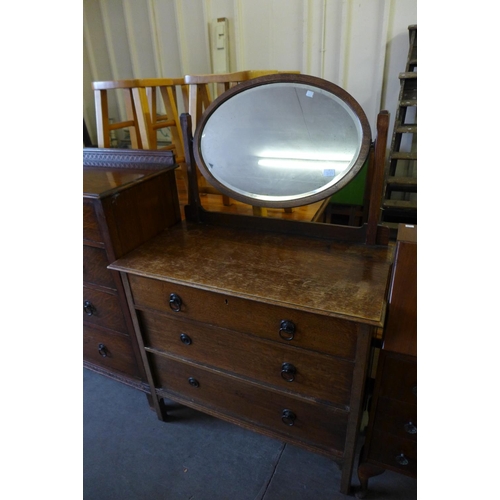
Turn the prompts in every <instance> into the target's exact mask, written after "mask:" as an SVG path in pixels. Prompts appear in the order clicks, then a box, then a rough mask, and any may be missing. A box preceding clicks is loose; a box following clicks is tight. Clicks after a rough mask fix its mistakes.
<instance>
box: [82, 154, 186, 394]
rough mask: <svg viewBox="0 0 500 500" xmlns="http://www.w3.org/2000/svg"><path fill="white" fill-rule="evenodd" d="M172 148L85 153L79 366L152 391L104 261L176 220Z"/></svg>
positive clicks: (116, 282) (119, 288)
mask: <svg viewBox="0 0 500 500" xmlns="http://www.w3.org/2000/svg"><path fill="white" fill-rule="evenodd" d="M175 167H176V165H175V161H174V157H173V155H172V154H171V153H169V154H166V155H165V154H162V155H158V154H157V153H156V154H155V152H149V151H144V152H139V151H128V150H108V149H94V148H86V149H84V151H83V359H84V366H85V367H87V368H89V369H92V370H94V371H97V372H99V373H102V374H104V375H106V376H109V377H111V378H113V379H115V380H119V381H120V382H123V383H125V384H127V385H130V386H132V387H135V388H137V389H140V390H142V391H144V392H146V393H148V392H150V388H149V385H148V384H147V379H146V376H145V372H144V367H143V364H142V360H141V356H140V353H139V349H138V346H137V341H136V338H135V335H134V333H133V328H132V323H131V319H130V313H129V311H128V307H127V303H126V299H125V294H124V291H123V285H122V283H121V279H120V276H119V274H118V273H117V272H116V271H112V270H109V269H107V266H108V265H109V263H110V262H113V261H114V260H116V259H117V258H119V257H121V256H123V255H124V254H126V253H127V252H129V251H130V250H132V249H134V248H135V247H137V246H139V245H140V244H142V243H144V242H145V241H147V240H148V239H149V238H151V237H153V236H155V235H156V234H158V233H159V232H160V231H162V230H163V229H165V228H166V227H168V226H171V225H173V224H175V223H177V222H178V221H179V220H180V211H179V205H178V200H177V190H176V186H175V178H174V171H173V169H174V168H175Z"/></svg>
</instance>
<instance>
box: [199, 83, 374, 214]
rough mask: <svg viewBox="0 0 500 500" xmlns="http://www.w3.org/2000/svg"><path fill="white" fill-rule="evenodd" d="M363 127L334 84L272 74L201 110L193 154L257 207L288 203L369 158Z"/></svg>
mask: <svg viewBox="0 0 500 500" xmlns="http://www.w3.org/2000/svg"><path fill="white" fill-rule="evenodd" d="M370 141H371V134H370V127H369V124H368V121H367V119H366V116H365V114H364V112H363V110H362V108H361V107H360V106H359V104H358V103H357V102H356V101H355V100H354V99H353V98H352V97H351V96H350V95H349V94H348V93H347V92H345V91H344V90H343V89H341V88H340V87H338V86H336V85H334V84H332V83H330V82H327V81H326V80H322V79H319V78H315V77H311V76H306V75H273V76H268V77H261V78H257V79H255V80H249V81H247V82H244V83H241V84H239V85H237V86H236V87H234V88H233V89H231V90H229V91H227V92H226V93H224V94H223V95H222V96H220V97H219V98H218V99H216V100H215V101H214V102H213V103H212V104H211V105H210V107H209V108H208V109H207V111H206V112H205V114H204V115H203V118H202V120H201V122H200V125H199V127H198V128H197V131H196V134H195V138H194V145H195V147H194V154H195V158H196V162H197V164H198V166H199V168H200V171H201V173H202V174H203V175H204V177H206V179H207V180H208V182H210V183H211V184H212V185H213V186H215V187H216V188H217V189H219V190H220V191H221V192H223V193H225V194H227V195H228V196H230V197H232V198H234V199H237V200H239V201H242V202H244V203H249V204H251V205H257V206H267V207H291V206H300V205H305V204H309V203H313V202H316V201H318V200H321V199H324V198H327V197H328V196H330V195H332V194H333V193H335V192H336V191H338V190H339V189H341V188H342V187H343V186H345V185H346V184H347V183H348V182H349V181H350V180H351V179H352V178H353V177H354V176H355V175H356V173H357V172H358V171H359V170H360V169H361V167H362V166H363V163H364V162H365V160H366V157H367V155H368V151H369V147H370Z"/></svg>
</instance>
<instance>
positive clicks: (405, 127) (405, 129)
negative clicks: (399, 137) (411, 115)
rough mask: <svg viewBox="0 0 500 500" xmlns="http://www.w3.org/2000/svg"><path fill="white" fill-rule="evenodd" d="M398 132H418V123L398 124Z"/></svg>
mask: <svg viewBox="0 0 500 500" xmlns="http://www.w3.org/2000/svg"><path fill="white" fill-rule="evenodd" d="M396 133H398V134H416V133H417V125H416V124H415V125H398V126H397V127H396Z"/></svg>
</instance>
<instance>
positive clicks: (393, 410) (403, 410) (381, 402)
mask: <svg viewBox="0 0 500 500" xmlns="http://www.w3.org/2000/svg"><path fill="white" fill-rule="evenodd" d="M374 426H375V429H377V430H378V431H382V432H388V433H391V434H394V435H395V436H398V437H400V438H403V439H411V440H413V441H416V440H417V405H411V404H408V403H402V402H401V401H396V400H394V399H388V398H379V399H378V401H377V411H376V415H375V421H374Z"/></svg>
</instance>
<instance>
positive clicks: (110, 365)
mask: <svg viewBox="0 0 500 500" xmlns="http://www.w3.org/2000/svg"><path fill="white" fill-rule="evenodd" d="M83 359H84V360H85V361H88V362H90V363H93V364H96V365H99V366H101V367H103V368H106V369H109V370H113V371H118V372H121V373H124V374H126V375H129V376H131V377H136V378H139V373H138V369H137V365H136V360H135V357H134V352H133V349H132V345H131V344H130V338H129V337H128V336H126V335H123V334H119V333H112V332H109V333H108V332H103V331H102V330H98V329H97V328H92V327H90V326H88V325H84V326H83Z"/></svg>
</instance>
